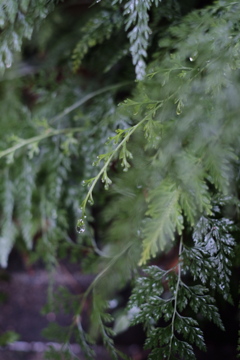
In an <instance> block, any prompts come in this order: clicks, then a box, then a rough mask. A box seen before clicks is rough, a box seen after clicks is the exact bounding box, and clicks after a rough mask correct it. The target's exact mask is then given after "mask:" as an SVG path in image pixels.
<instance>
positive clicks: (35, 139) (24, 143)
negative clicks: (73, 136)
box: [0, 127, 84, 159]
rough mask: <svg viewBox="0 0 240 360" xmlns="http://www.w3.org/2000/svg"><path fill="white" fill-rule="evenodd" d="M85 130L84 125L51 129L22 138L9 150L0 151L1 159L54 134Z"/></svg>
mask: <svg viewBox="0 0 240 360" xmlns="http://www.w3.org/2000/svg"><path fill="white" fill-rule="evenodd" d="M83 130H84V129H83V128H82V127H81V128H80V127H77V128H67V129H59V130H55V129H49V130H47V132H45V133H44V134H41V135H38V136H34V137H32V138H30V139H27V140H24V139H21V141H20V142H19V143H18V144H16V145H14V146H12V147H10V148H8V149H7V150H3V151H0V159H1V158H2V157H4V156H7V155H9V154H11V153H12V152H15V151H16V150H19V149H21V148H22V147H24V146H27V145H31V144H33V143H35V142H39V141H41V140H44V139H47V138H49V137H52V136H55V135H60V134H68V133H75V132H81V131H83Z"/></svg>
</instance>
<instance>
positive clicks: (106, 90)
mask: <svg viewBox="0 0 240 360" xmlns="http://www.w3.org/2000/svg"><path fill="white" fill-rule="evenodd" d="M131 83H132V81H125V82H122V83H119V84H115V85H109V86H106V87H104V88H102V89H99V90H96V91H93V92H91V93H90V94H87V95H86V96H84V97H83V98H82V99H80V100H78V101H76V102H75V103H74V104H72V105H71V106H69V107H67V108H65V109H64V110H63V111H62V112H61V113H60V114H58V115H56V116H54V117H53V118H52V119H51V120H49V122H50V123H53V122H54V121H57V120H60V119H62V118H63V117H64V116H66V115H68V114H69V113H70V112H72V111H73V110H75V109H77V108H78V107H79V106H81V105H83V104H84V103H86V102H87V101H88V100H90V99H92V98H94V97H95V96H97V95H101V94H103V93H105V92H108V91H110V90H115V89H118V88H120V87H123V86H125V85H129V84H131Z"/></svg>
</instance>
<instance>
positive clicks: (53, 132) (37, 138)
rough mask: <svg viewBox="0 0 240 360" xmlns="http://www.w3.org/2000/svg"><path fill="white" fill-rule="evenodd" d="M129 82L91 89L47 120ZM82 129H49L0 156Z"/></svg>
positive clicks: (60, 116) (22, 141)
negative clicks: (88, 92) (91, 90)
mask: <svg viewBox="0 0 240 360" xmlns="http://www.w3.org/2000/svg"><path fill="white" fill-rule="evenodd" d="M131 83H132V82H130V81H128V82H126V81H125V82H122V83H119V84H115V85H109V86H106V87H104V88H102V89H100V90H96V91H93V92H91V93H90V94H87V95H86V96H84V97H83V98H82V99H80V100H78V101H77V102H75V103H74V104H72V105H71V106H69V107H67V108H65V109H64V110H63V111H62V112H61V113H60V114H58V115H56V116H54V117H53V118H52V119H50V120H49V123H53V122H55V121H57V120H60V119H62V118H63V117H64V116H66V115H68V114H69V113H70V112H72V111H73V110H75V109H77V108H78V107H80V106H81V105H83V104H84V103H85V102H87V101H88V100H90V99H92V98H94V97H95V96H97V95H101V94H103V93H105V92H108V91H110V90H115V89H118V88H120V87H123V86H126V85H129V84H131ZM83 130H84V128H68V129H59V130H56V129H49V130H47V132H45V133H44V134H41V135H38V136H34V137H32V138H30V139H27V140H24V139H21V141H20V142H19V143H18V144H16V145H14V146H12V147H10V148H8V149H7V150H3V151H0V158H2V157H4V156H7V155H9V154H11V153H13V152H15V151H16V150H18V149H21V148H22V147H24V146H27V145H30V144H32V143H35V142H39V141H41V140H43V139H46V138H48V137H51V136H54V135H60V134H67V133H75V132H81V131H83Z"/></svg>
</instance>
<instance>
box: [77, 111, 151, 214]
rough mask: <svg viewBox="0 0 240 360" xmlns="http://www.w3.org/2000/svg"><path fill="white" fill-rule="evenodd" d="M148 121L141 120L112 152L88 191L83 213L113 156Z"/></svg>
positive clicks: (83, 204)
mask: <svg viewBox="0 0 240 360" xmlns="http://www.w3.org/2000/svg"><path fill="white" fill-rule="evenodd" d="M145 120H146V118H144V119H143V120H141V121H140V122H139V123H138V124H136V125H134V126H133V127H132V128H131V130H130V131H129V133H128V134H127V135H126V136H125V137H124V139H123V140H122V141H121V142H120V143H119V144H118V146H117V147H116V148H115V149H114V151H113V152H112V154H111V155H110V156H109V158H108V159H107V161H106V162H105V164H104V165H103V167H102V168H101V170H100V171H99V173H98V174H97V176H96V177H95V178H94V180H93V181H92V183H91V186H90V188H89V190H88V193H87V195H86V197H85V199H84V200H83V203H82V210H83V213H84V211H85V208H86V205H87V202H88V200H89V198H90V199H91V197H92V192H93V189H94V187H95V185H96V183H97V182H98V180H99V178H100V177H101V175H102V174H103V173H104V171H105V170H106V169H107V167H108V165H109V163H110V162H111V160H112V158H113V156H114V155H115V154H116V153H117V152H118V150H119V149H120V148H121V147H122V145H123V144H124V143H125V142H127V141H128V139H129V137H130V136H131V135H132V134H133V132H134V131H135V130H136V129H137V128H138V127H139V126H140V125H141V124H142V123H143V122H144V121H145Z"/></svg>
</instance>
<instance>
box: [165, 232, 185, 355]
mask: <svg viewBox="0 0 240 360" xmlns="http://www.w3.org/2000/svg"><path fill="white" fill-rule="evenodd" d="M182 248H183V240H182V237H181V239H180V244H179V252H178V256H179V263H178V279H177V284H176V290H175V296H174V308H173V316H172V323H171V328H172V330H171V338H170V343H169V354H168V360H170V357H171V352H172V342H173V338H174V328H175V319H176V315H177V313H178V311H177V301H178V291H179V286H180V282H181V261H180V256H181V254H182Z"/></svg>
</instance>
